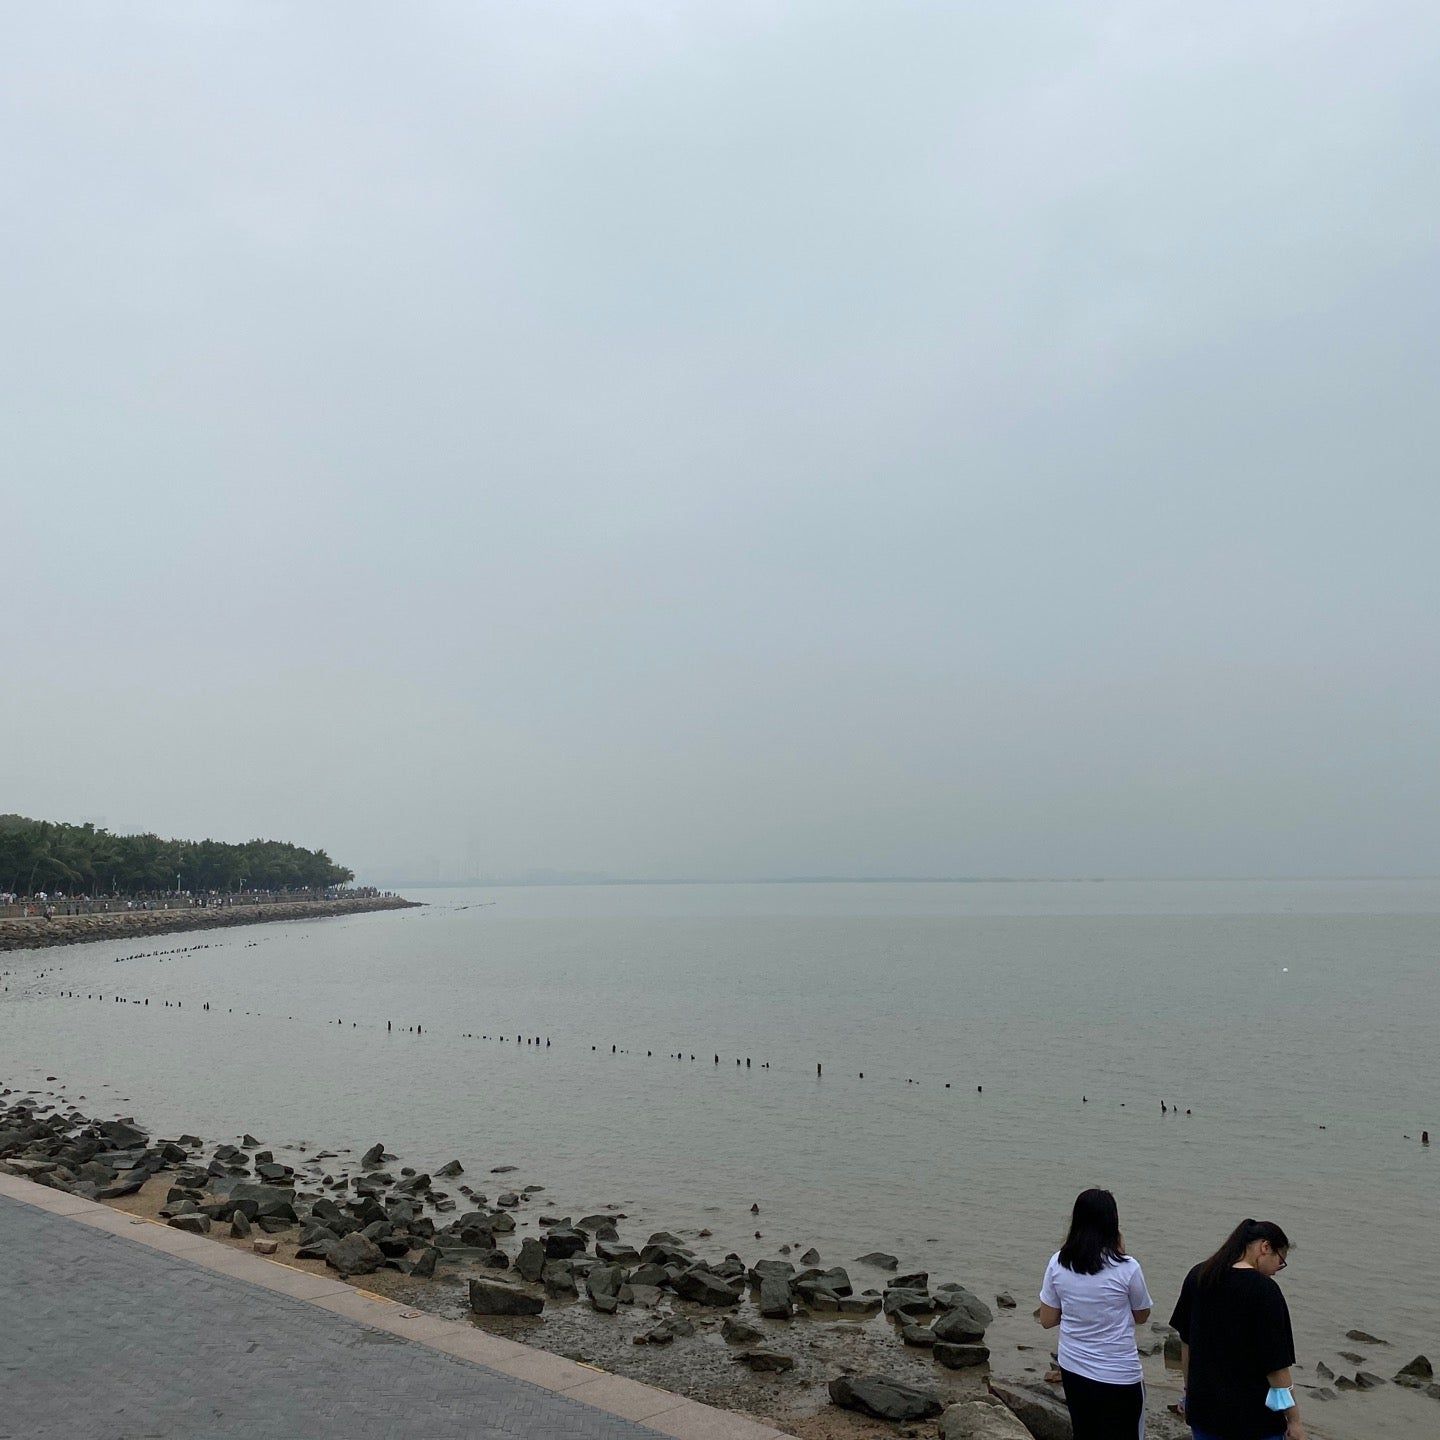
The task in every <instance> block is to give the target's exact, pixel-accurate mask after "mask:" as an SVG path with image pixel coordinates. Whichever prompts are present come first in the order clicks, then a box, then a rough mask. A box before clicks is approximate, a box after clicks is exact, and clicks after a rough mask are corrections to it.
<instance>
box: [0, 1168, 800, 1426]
mask: <svg viewBox="0 0 1440 1440" xmlns="http://www.w3.org/2000/svg"><path fill="white" fill-rule="evenodd" d="M20 1197H23V1198H20ZM0 1257H3V1259H0V1440H50V1437H54V1440H60V1437H64V1440H199V1437H203V1440H311V1437H327V1440H328V1437H342V1436H343V1437H345V1440H371V1437H375V1440H380V1437H384V1440H451V1437H456V1440H459V1437H465V1440H492V1437H493V1440H499V1437H525V1440H552V1437H553V1440H656V1437H657V1436H659V1435H666V1436H672V1437H680V1440H769V1437H775V1436H777V1435H778V1433H779V1432H777V1431H774V1430H771V1429H769V1428H768V1427H764V1426H761V1425H757V1424H755V1423H754V1422H753V1421H750V1420H747V1419H745V1418H744V1417H743V1416H738V1415H730V1414H728V1413H727V1412H724V1411H717V1410H712V1409H710V1408H709V1407H707V1406H703V1405H698V1404H696V1403H694V1402H693V1401H689V1400H685V1399H684V1398H683V1397H681V1396H678V1395H672V1394H670V1393H669V1392H667V1391H663V1390H655V1389H652V1388H651V1387H648V1386H644V1385H640V1384H637V1383H636V1382H634V1381H630V1380H624V1379H621V1378H620V1377H618V1376H609V1375H604V1374H603V1373H602V1372H599V1371H596V1370H593V1369H590V1368H589V1367H585V1366H580V1365H575V1364H573V1363H572V1362H570V1361H567V1360H563V1359H561V1358H559V1357H557V1356H552V1355H547V1354H544V1353H543V1352H540V1351H537V1350H534V1349H532V1348H530V1347H528V1346H524V1345H518V1344H516V1343H514V1342H512V1341H507V1340H503V1339H500V1338H499V1337H496V1336H491V1335H486V1334H485V1333H484V1332H483V1331H479V1330H477V1329H476V1327H474V1326H473V1325H470V1324H468V1323H466V1322H463V1321H447V1320H442V1319H440V1318H438V1317H433V1316H427V1315H421V1314H419V1313H417V1312H415V1311H413V1310H406V1309H405V1308H404V1307H402V1306H399V1305H396V1304H394V1303H393V1302H390V1301H386V1300H383V1299H381V1298H380V1297H376V1296H369V1295H366V1294H364V1293H362V1292H360V1291H358V1290H356V1289H355V1288H354V1287H351V1286H348V1285H345V1284H343V1283H341V1282H339V1281H334V1280H330V1279H328V1278H327V1277H324V1276H317V1275H311V1274H309V1273H307V1272H303V1271H300V1270H296V1269H291V1268H289V1267H286V1266H281V1265H276V1264H273V1263H271V1262H268V1261H265V1260H262V1259H260V1258H259V1257H256V1256H252V1255H248V1254H245V1253H244V1252H241V1251H236V1250H233V1249H231V1248H229V1247H227V1246H223V1245H218V1244H216V1243H214V1242H212V1241H209V1240H206V1239H204V1238H203V1237H201V1236H191V1235H185V1234H183V1233H182V1232H180V1231H176V1230H170V1229H168V1228H167V1227H164V1226H160V1225H154V1224H149V1223H146V1222H140V1223H139V1224H138V1225H137V1224H136V1222H135V1221H133V1220H132V1219H131V1218H130V1217H129V1216H126V1215H123V1214H121V1213H119V1212H117V1211H113V1210H110V1209H109V1208H108V1207H106V1206H99V1205H94V1204H92V1203H91V1202H89V1201H83V1200H78V1199H76V1198H75V1197H73V1196H68V1195H62V1194H60V1193H58V1192H56V1191H50V1190H45V1189H43V1188H42V1187H40V1186H36V1185H31V1184H30V1183H29V1182H26V1181H21V1180H17V1179H15V1178H14V1177H10V1176H3V1175H0ZM477 1360H480V1361H483V1362H488V1363H476V1361H477ZM625 1417H628V1418H625ZM641 1420H643V1421H645V1422H646V1423H644V1424H640V1423H637V1421H641Z"/></svg>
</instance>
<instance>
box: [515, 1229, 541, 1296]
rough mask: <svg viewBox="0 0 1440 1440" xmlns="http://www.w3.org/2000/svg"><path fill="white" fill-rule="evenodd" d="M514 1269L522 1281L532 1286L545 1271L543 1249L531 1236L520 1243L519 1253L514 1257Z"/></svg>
mask: <svg viewBox="0 0 1440 1440" xmlns="http://www.w3.org/2000/svg"><path fill="white" fill-rule="evenodd" d="M515 1269H516V1270H517V1271H519V1273H520V1276H521V1278H522V1279H525V1280H528V1281H530V1283H531V1284H532V1285H533V1284H534V1283H535V1282H536V1281H537V1280H539V1278H540V1276H541V1274H542V1273H543V1272H544V1269H545V1247H544V1246H543V1245H542V1244H541V1243H540V1242H539V1241H538V1240H536V1239H535V1238H534V1237H533V1236H530V1237H527V1238H526V1239H524V1240H522V1241H521V1242H520V1253H519V1254H518V1255H517V1256H516V1257H515Z"/></svg>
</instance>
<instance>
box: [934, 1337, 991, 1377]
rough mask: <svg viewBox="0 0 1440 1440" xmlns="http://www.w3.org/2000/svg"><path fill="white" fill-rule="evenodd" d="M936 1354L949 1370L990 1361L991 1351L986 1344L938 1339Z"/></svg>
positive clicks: (964, 1368)
mask: <svg viewBox="0 0 1440 1440" xmlns="http://www.w3.org/2000/svg"><path fill="white" fill-rule="evenodd" d="M934 1354H935V1358H936V1360H938V1361H939V1362H940V1364H942V1365H943V1366H944V1367H945V1368H946V1369H947V1370H969V1369H972V1368H973V1367H974V1366H976V1365H988V1364H989V1363H990V1351H989V1350H988V1349H987V1348H986V1347H985V1346H984V1345H952V1344H949V1343H947V1342H946V1341H944V1340H937V1341H936V1342H935V1347H934Z"/></svg>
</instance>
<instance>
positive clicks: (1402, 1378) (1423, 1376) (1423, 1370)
mask: <svg viewBox="0 0 1440 1440" xmlns="http://www.w3.org/2000/svg"><path fill="white" fill-rule="evenodd" d="M1434 1378H1435V1371H1434V1368H1433V1367H1432V1366H1431V1364H1430V1361H1429V1360H1428V1359H1427V1358H1426V1357H1425V1356H1424V1355H1417V1356H1416V1357H1415V1358H1414V1359H1413V1360H1412V1361H1411V1362H1410V1363H1409V1364H1408V1365H1403V1366H1401V1368H1400V1369H1399V1370H1397V1371H1396V1372H1395V1383H1396V1384H1397V1385H1404V1386H1405V1387H1406V1388H1407V1389H1410V1390H1423V1389H1424V1388H1425V1387H1426V1386H1427V1385H1428V1384H1429V1383H1430V1382H1431V1381H1432V1380H1433V1379H1434Z"/></svg>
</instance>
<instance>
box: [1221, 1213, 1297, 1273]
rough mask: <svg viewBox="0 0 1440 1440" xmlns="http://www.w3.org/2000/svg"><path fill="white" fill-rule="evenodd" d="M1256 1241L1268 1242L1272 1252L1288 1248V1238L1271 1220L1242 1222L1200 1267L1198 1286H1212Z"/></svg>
mask: <svg viewBox="0 0 1440 1440" xmlns="http://www.w3.org/2000/svg"><path fill="white" fill-rule="evenodd" d="M1257 1240H1268V1241H1269V1242H1270V1248H1271V1249H1272V1250H1288V1249H1289V1248H1290V1237H1289V1236H1288V1235H1287V1234H1286V1233H1285V1232H1284V1231H1283V1230H1282V1229H1281V1228H1280V1227H1279V1226H1278V1225H1277V1224H1276V1223H1275V1222H1274V1221H1273V1220H1242V1221H1241V1222H1240V1223H1239V1224H1238V1225H1237V1226H1236V1227H1235V1228H1234V1229H1233V1230H1232V1231H1231V1232H1230V1234H1229V1235H1228V1236H1227V1237H1226V1239H1225V1243H1224V1244H1223V1245H1221V1247H1220V1248H1219V1249H1218V1250H1217V1251H1216V1252H1215V1253H1214V1254H1213V1255H1212V1256H1211V1257H1210V1258H1209V1259H1208V1260H1207V1261H1205V1263H1204V1264H1203V1265H1201V1267H1200V1277H1199V1280H1200V1284H1202V1285H1212V1284H1214V1282H1215V1281H1216V1280H1217V1279H1218V1278H1219V1277H1220V1276H1221V1275H1223V1274H1224V1273H1225V1271H1226V1270H1228V1269H1229V1268H1230V1267H1231V1266H1232V1265H1234V1263H1235V1262H1236V1261H1237V1260H1238V1259H1240V1257H1241V1256H1242V1255H1244V1253H1245V1252H1246V1250H1248V1249H1249V1248H1250V1246H1251V1245H1253V1244H1254V1243H1255V1242H1256V1241H1257Z"/></svg>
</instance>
